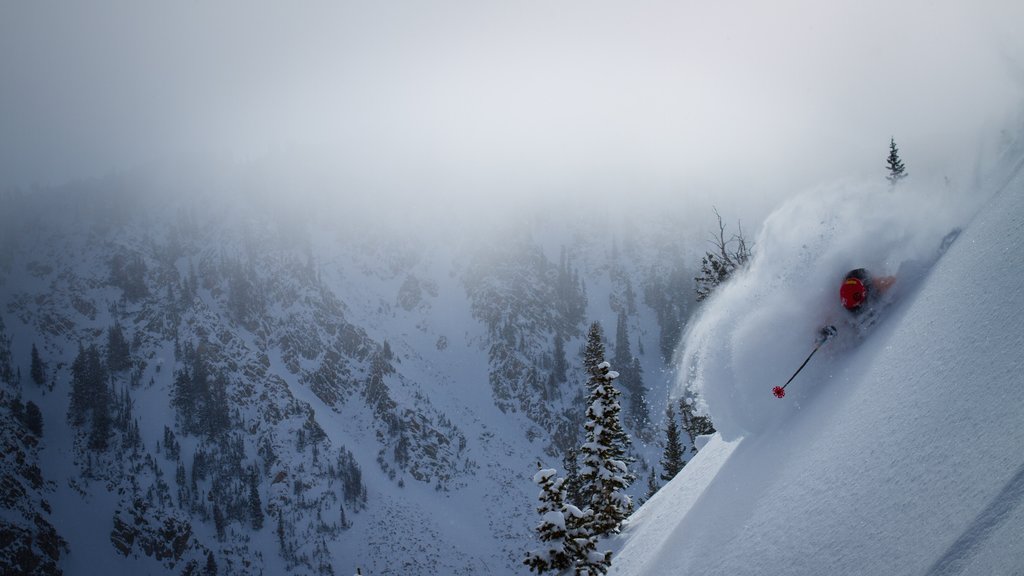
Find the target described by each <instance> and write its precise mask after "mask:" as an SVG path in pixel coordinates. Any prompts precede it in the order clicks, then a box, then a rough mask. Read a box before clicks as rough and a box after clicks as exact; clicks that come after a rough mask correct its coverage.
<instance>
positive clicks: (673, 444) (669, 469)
mask: <svg viewBox="0 0 1024 576" xmlns="http://www.w3.org/2000/svg"><path fill="white" fill-rule="evenodd" d="M665 420H666V424H665V452H664V456H662V459H661V468H662V470H663V472H662V474H661V479H662V480H666V481H667V480H671V479H673V478H675V476H676V474H678V473H679V471H680V470H682V469H683V466H685V465H686V462H684V461H683V454H684V453H685V450H684V448H683V444H682V442H680V439H679V426H678V425H677V424H676V413H675V410H673V409H672V405H671V404H669V405H668V406H667V407H666V408H665Z"/></svg>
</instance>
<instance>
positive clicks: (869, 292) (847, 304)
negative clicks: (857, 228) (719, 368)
mask: <svg viewBox="0 0 1024 576" xmlns="http://www.w3.org/2000/svg"><path fill="white" fill-rule="evenodd" d="M895 282H896V277H895V276H880V277H873V276H871V275H870V274H868V271H867V270H865V269H864V268H857V269H856V270H850V271H849V272H848V273H847V274H846V277H844V278H843V283H842V284H841V285H840V286H839V301H840V302H841V303H842V304H843V308H846V309H847V310H848V311H849V312H850V313H851V314H853V316H854V317H855V318H857V320H856V321H853V322H851V324H853V325H854V327H855V328H856V329H857V330H858V331H863V330H864V329H866V328H867V327H868V326H871V325H872V324H874V323H875V321H876V320H877V311H876V310H874V309H873V308H874V305H875V304H876V303H877V302H878V301H879V299H880V298H881V297H882V295H883V294H885V293H886V292H887V291H888V290H889V288H891V287H892V285H893V284H894V283H895ZM838 333H839V331H838V330H837V329H836V327H835V326H834V325H832V324H827V325H825V326H822V327H821V329H820V330H818V340H817V342H816V343H815V346H814V349H813V350H811V353H810V355H808V356H807V359H806V360H804V363H803V364H801V365H800V367H799V368H797V369H796V372H794V373H793V375H792V376H790V377H789V380H787V381H786V383H785V384H783V385H782V386H776V387H774V388H772V394H774V395H775V397H776V398H785V396H786V386H789V383H790V382H792V381H793V379H794V378H796V375H797V374H799V373H800V371H801V370H803V369H804V366H807V363H808V362H810V361H811V357H813V356H814V353H815V352H817V351H818V349H819V348H821V347H822V346H823V345H824V344H825V343H826V342H828V341H829V340H831V339H832V338H834V337H835V336H836V334H838Z"/></svg>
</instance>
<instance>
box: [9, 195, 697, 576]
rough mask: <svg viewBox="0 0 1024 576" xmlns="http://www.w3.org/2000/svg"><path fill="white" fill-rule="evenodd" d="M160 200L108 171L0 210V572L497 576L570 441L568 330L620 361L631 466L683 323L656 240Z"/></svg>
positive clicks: (514, 556)
mask: <svg viewBox="0 0 1024 576" xmlns="http://www.w3.org/2000/svg"><path fill="white" fill-rule="evenodd" d="M236 184H237V183H236ZM229 187H230V186H229ZM160 190H162V187H161V186H160V185H156V184H154V183H153V182H151V181H149V180H147V179H146V178H140V177H137V176H133V175H124V176H112V177H109V178H105V179H100V180H96V181H90V182H78V183H73V184H69V185H68V186H66V187H64V188H60V189H53V190H37V191H34V192H33V193H30V194H28V193H26V194H10V195H6V196H4V197H3V198H2V202H3V205H4V209H3V210H0V240H2V243H0V321H3V323H4V324H3V326H4V327H5V329H4V330H3V331H2V334H0V335H3V337H4V340H3V342H4V346H3V350H0V352H3V351H6V355H4V356H3V359H5V360H4V366H5V367H6V368H5V370H4V371H3V372H2V373H0V383H2V385H3V388H2V390H3V395H2V398H0V400H2V402H0V409H2V410H4V414H7V413H12V412H13V411H14V410H15V407H16V406H24V405H25V404H26V403H28V402H32V403H33V405H34V406H38V407H39V408H40V409H41V415H42V421H43V430H42V435H41V436H39V437H36V436H35V435H34V434H32V433H31V432H27V431H26V430H27V425H26V424H25V423H24V422H22V420H20V419H10V418H5V419H3V420H2V421H0V432H2V433H3V436H2V438H3V440H4V442H5V446H11V447H12V448H11V450H10V452H8V454H9V456H8V457H9V458H11V459H13V460H12V461H14V460H17V463H18V466H17V467H15V468H11V471H12V472H11V473H10V474H9V475H7V476H5V480H4V484H2V485H0V488H2V489H3V493H2V494H0V495H2V496H3V497H4V500H3V504H4V509H5V510H9V511H10V512H9V513H7V512H5V514H6V515H4V516H2V517H0V529H2V530H4V534H8V535H10V542H12V543H11V544H10V546H8V547H6V548H3V549H2V550H0V558H2V559H3V560H4V561H7V560H10V559H12V558H15V557H18V558H21V557H22V556H25V557H30V558H31V559H32V562H37V563H39V565H40V566H42V568H40V570H43V572H41V573H56V571H59V570H64V571H65V572H66V573H69V574H78V573H85V572H92V571H103V572H105V573H111V574H120V573H123V574H129V573H152V574H182V573H186V574H187V573H194V571H196V570H202V569H205V567H206V565H207V564H208V563H213V564H216V565H217V567H218V571H219V572H218V573H220V574H252V573H259V572H260V571H262V572H263V573H286V572H287V573H291V574H330V573H351V572H354V571H355V568H357V567H362V568H363V569H364V572H365V573H369V574H375V575H376V574H435V573H454V574H476V573H480V572H481V571H483V572H487V573H491V574H513V573H518V572H520V571H521V570H520V569H521V558H522V555H523V554H524V552H525V550H526V549H527V548H528V547H529V546H530V544H531V542H532V539H533V533H532V530H531V528H532V526H533V524H534V523H535V517H534V512H533V508H534V506H535V501H534V496H535V493H534V492H535V488H534V486H533V485H532V483H531V482H530V477H531V476H532V474H533V472H534V471H535V469H536V464H537V462H538V460H542V461H545V462H549V463H550V464H551V465H557V466H561V464H562V462H561V460H562V457H563V455H564V453H565V452H566V451H567V450H568V448H570V447H572V446H573V445H575V444H577V443H578V442H579V434H580V433H581V430H580V429H579V428H580V415H581V414H582V411H583V407H582V405H580V403H579V399H580V393H581V391H582V387H583V378H582V375H581V374H580V368H579V367H580V364H581V358H580V349H581V346H582V335H583V329H584V328H585V326H586V324H587V323H589V322H590V321H593V320H600V321H601V322H602V323H603V324H604V325H605V330H606V333H607V334H608V338H609V343H608V344H609V347H608V352H609V354H610V355H611V354H615V353H623V354H624V353H626V352H628V354H626V356H625V357H624V358H630V359H632V358H633V357H635V366H638V367H639V370H634V371H633V372H632V374H635V378H634V379H633V380H632V381H631V382H632V384H631V386H632V388H630V389H629V390H626V394H625V398H626V400H627V402H628V403H629V405H630V406H632V407H633V410H632V412H631V414H633V415H634V416H635V417H634V418H633V419H632V420H631V421H630V422H629V426H630V428H631V431H632V433H633V434H634V436H635V437H636V438H637V439H638V441H637V443H636V452H637V456H638V457H639V461H638V466H643V465H645V463H646V462H655V461H656V458H657V456H658V450H659V448H658V446H657V445H656V444H654V443H648V442H646V441H644V440H645V439H648V440H649V439H651V438H652V437H654V435H655V434H656V433H657V426H658V424H657V422H658V420H660V415H661V412H660V411H661V410H662V409H663V408H664V399H665V398H666V396H667V390H668V388H669V386H670V385H671V375H670V372H669V371H668V370H667V368H668V366H667V361H666V356H665V355H664V354H663V352H664V350H665V348H666V347H665V343H666V342H667V341H672V340H673V339H674V338H675V337H677V336H678V334H679V332H680V330H681V327H682V325H683V323H685V321H686V319H687V316H688V314H689V306H690V302H691V296H690V294H691V291H690V288H689V285H688V284H685V281H686V280H688V278H689V277H692V274H689V273H687V272H686V271H685V266H686V262H685V260H684V256H685V254H686V251H685V250H683V249H682V248H681V245H680V241H679V239H678V238H676V237H675V233H674V232H672V231H673V230H674V229H673V227H671V226H668V227H666V230H669V231H670V232H669V233H667V234H666V233H664V232H660V231H658V230H656V228H655V227H653V226H652V227H650V229H648V230H645V231H643V232H642V233H637V234H635V235H630V234H624V233H619V235H615V234H613V233H611V232H608V233H602V234H581V233H577V231H576V230H577V229H575V228H573V226H576V225H569V224H565V225H564V228H565V229H564V230H561V229H560V230H559V232H558V233H557V234H553V233H551V232H550V231H549V230H547V229H546V228H544V227H541V226H537V225H524V226H514V225H511V223H510V225H509V226H508V227H509V228H510V229H512V230H513V232H512V233H510V234H509V235H507V236H505V235H497V234H495V235H492V236H486V237H480V238H474V239H470V241H469V242H465V241H463V239H461V238H459V237H458V235H454V237H453V235H451V234H450V231H448V232H449V234H448V236H447V238H445V235H444V234H440V235H439V237H434V235H432V234H425V235H423V236H418V235H417V233H416V232H415V230H413V231H412V232H410V231H409V230H403V227H404V223H402V222H385V223H379V222H364V221H360V219H359V218H358V216H356V215H348V219H344V220H342V221H329V222H326V223H325V222H324V220H325V219H324V218H322V217H321V216H322V215H310V214H309V213H307V212H302V211H301V210H298V209H295V208H294V206H292V205H291V204H286V203H284V202H275V201H274V200H273V199H268V198H264V197H258V196H257V197H248V196H246V195H245V194H244V193H222V192H212V191H211V192H207V191H205V190H204V189H202V188H200V189H198V190H199V191H197V190H194V189H188V188H186V189H184V190H182V191H181V195H180V196H178V195H176V193H177V192H178V191H177V190H172V192H175V194H171V193H168V195H163V194H162V193H161V192H160ZM327 220H330V219H327ZM612 228H613V227H611V226H609V227H608V230H610V229H612ZM620 243H621V247H620ZM666 254H668V255H670V256H669V257H668V258H666V257H665V255H666ZM617 326H618V329H617ZM616 336H620V337H621V340H622V341H623V342H626V343H628V345H626V344H622V345H620V348H621V350H616V348H615V340H613V338H615V337H616ZM33 348H35V349H36V350H37V356H38V364H39V367H40V369H41V370H42V373H43V374H44V375H43V377H42V378H41V379H40V381H39V382H38V383H37V382H36V381H35V379H34V374H33V366H34V365H35V364H36V361H35V360H33V356H32V349H33ZM627 348H628V350H626V349H627ZM669 348H671V346H669ZM621 355H622V354H620V356H621ZM623 363H625V362H623ZM629 368H633V366H630V367H629ZM629 368H626V367H623V368H622V371H623V372H626V371H627V370H628V369H629ZM5 474H7V469H6V468H5ZM644 489H645V486H642V485H639V484H638V485H637V486H635V487H634V493H635V494H637V495H640V494H642V493H643V491H644ZM44 502H45V504H44Z"/></svg>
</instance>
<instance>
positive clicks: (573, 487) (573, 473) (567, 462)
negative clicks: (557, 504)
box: [562, 448, 590, 505]
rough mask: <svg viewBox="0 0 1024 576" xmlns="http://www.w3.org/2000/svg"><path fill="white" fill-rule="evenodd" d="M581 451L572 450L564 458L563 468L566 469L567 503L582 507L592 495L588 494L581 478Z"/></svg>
mask: <svg viewBox="0 0 1024 576" xmlns="http://www.w3.org/2000/svg"><path fill="white" fill-rule="evenodd" d="M578 458H579V451H578V450H577V449H576V448H570V449H569V450H568V451H567V452H566V454H565V457H564V458H562V466H564V467H565V484H564V485H563V486H564V487H565V496H566V498H567V502H572V503H576V504H577V505H582V504H584V503H586V502H589V501H590V494H587V493H586V488H585V487H584V486H583V479H582V478H581V477H580V463H579V459H578Z"/></svg>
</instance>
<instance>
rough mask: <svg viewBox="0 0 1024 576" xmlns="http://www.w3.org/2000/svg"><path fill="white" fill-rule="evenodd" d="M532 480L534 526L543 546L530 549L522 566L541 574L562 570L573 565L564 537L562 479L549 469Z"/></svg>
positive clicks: (567, 541) (564, 519)
mask: <svg viewBox="0 0 1024 576" xmlns="http://www.w3.org/2000/svg"><path fill="white" fill-rule="evenodd" d="M533 481H534V482H535V483H536V484H537V485H539V486H540V490H541V491H540V494H539V495H538V499H539V500H540V505H539V506H538V507H537V513H538V514H540V524H538V525H537V528H536V529H537V536H538V538H540V541H541V542H543V543H545V545H544V546H543V547H541V548H539V549H537V550H532V551H531V552H530V553H528V554H527V555H526V559H525V560H523V564H526V565H527V566H529V567H530V572H534V571H536V572H537V573H539V574H543V573H544V572H547V571H548V570H555V571H558V570H564V569H566V568H568V567H569V566H571V565H572V561H573V558H572V556H570V553H571V548H572V544H571V543H570V541H569V539H568V538H567V535H568V532H567V526H566V514H565V507H566V505H565V488H564V483H565V479H564V478H559V477H558V476H557V473H556V472H555V471H554V470H552V469H550V468H548V469H541V470H539V471H538V472H537V473H536V474H534V476H533Z"/></svg>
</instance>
